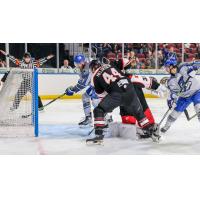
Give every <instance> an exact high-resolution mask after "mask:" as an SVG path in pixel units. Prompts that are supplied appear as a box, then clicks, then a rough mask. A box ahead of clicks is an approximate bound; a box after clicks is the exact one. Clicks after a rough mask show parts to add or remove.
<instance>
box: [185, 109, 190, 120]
mask: <svg viewBox="0 0 200 200" xmlns="http://www.w3.org/2000/svg"><path fill="white" fill-rule="evenodd" d="M184 114H185V116H186V118H187V120H188V121H190V116H189V113H188V111H187V110H186V109H185V110H184Z"/></svg>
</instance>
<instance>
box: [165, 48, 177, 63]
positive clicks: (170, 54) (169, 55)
mask: <svg viewBox="0 0 200 200" xmlns="http://www.w3.org/2000/svg"><path fill="white" fill-rule="evenodd" d="M163 55H164V64H165V63H166V62H167V61H168V60H173V61H174V62H176V63H177V62H178V60H177V55H176V52H174V47H173V46H171V47H170V48H169V50H168V49H167V48H163Z"/></svg>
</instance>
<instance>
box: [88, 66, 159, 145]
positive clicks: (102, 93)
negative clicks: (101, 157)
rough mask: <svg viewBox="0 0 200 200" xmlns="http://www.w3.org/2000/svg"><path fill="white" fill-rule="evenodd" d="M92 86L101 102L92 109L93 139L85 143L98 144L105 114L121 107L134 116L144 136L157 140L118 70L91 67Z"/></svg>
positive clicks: (134, 93) (132, 89) (124, 78)
mask: <svg viewBox="0 0 200 200" xmlns="http://www.w3.org/2000/svg"><path fill="white" fill-rule="evenodd" d="M91 70H92V72H93V80H92V81H93V85H94V88H95V91H96V93H97V94H98V95H99V97H100V98H102V101H101V102H100V103H99V104H98V106H97V107H96V108H95V109H94V111H93V112H94V128H95V137H94V138H91V139H87V140H86V142H87V143H90V142H91V143H100V142H102V141H103V138H104V129H105V128H106V123H105V121H104V117H105V114H106V113H109V112H112V111H113V110H114V109H115V108H117V107H119V106H123V108H124V110H126V111H127V112H128V113H130V114H131V115H134V116H135V117H136V119H137V121H138V124H139V126H140V127H141V129H142V130H143V132H144V134H145V135H147V136H150V137H152V139H153V140H158V139H159V137H160V136H159V135H158V133H157V129H155V127H154V126H153V125H151V124H150V123H149V120H148V119H147V118H146V116H145V114H144V112H143V109H142V106H141V104H140V102H139V99H138V97H137V94H136V92H135V89H134V86H133V84H132V83H131V82H130V79H128V78H127V77H126V76H125V75H124V74H123V73H122V72H121V71H120V70H118V69H116V68H114V67H112V66H110V65H101V66H100V65H95V66H91Z"/></svg>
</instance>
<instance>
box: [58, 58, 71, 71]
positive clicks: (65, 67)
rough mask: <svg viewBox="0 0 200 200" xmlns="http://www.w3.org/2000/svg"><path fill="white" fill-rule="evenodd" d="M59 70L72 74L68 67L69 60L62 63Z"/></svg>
mask: <svg viewBox="0 0 200 200" xmlns="http://www.w3.org/2000/svg"><path fill="white" fill-rule="evenodd" d="M61 69H62V70H64V71H66V72H69V73H74V70H73V68H72V67H71V66H69V60H67V59H65V60H64V61H63V66H62V67H61Z"/></svg>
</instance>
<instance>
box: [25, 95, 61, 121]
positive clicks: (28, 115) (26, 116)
mask: <svg viewBox="0 0 200 200" xmlns="http://www.w3.org/2000/svg"><path fill="white" fill-rule="evenodd" d="M64 95H65V93H63V94H61V95H60V96H58V97H56V98H55V99H53V100H52V101H50V102H48V103H47V104H45V105H44V106H42V107H40V108H39V110H40V109H41V110H42V109H44V107H46V106H48V105H50V104H52V103H53V102H54V101H56V100H58V99H60V98H61V97H63V96H64ZM32 114H33V113H30V114H27V115H22V118H28V117H30V116H31V115H32Z"/></svg>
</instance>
